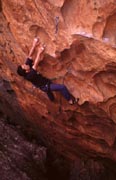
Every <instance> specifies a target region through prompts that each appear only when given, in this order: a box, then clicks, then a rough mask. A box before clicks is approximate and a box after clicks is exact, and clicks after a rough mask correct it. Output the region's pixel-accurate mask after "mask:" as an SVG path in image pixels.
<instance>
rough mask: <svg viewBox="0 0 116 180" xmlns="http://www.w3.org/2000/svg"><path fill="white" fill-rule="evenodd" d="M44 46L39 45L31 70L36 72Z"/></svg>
mask: <svg viewBox="0 0 116 180" xmlns="http://www.w3.org/2000/svg"><path fill="white" fill-rule="evenodd" d="M44 49H45V46H42V45H40V46H39V48H38V53H37V56H36V58H35V61H34V65H33V69H35V70H37V67H38V64H39V62H40V61H41V54H42V52H43V51H44Z"/></svg>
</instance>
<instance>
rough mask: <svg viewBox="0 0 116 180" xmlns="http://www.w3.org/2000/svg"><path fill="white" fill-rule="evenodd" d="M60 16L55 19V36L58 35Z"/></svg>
mask: <svg viewBox="0 0 116 180" xmlns="http://www.w3.org/2000/svg"><path fill="white" fill-rule="evenodd" d="M58 25H59V16H56V17H55V35H57V33H58Z"/></svg>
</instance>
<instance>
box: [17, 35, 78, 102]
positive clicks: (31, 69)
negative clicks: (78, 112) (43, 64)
mask: <svg viewBox="0 0 116 180" xmlns="http://www.w3.org/2000/svg"><path fill="white" fill-rule="evenodd" d="M37 46H38V52H37V56H36V58H35V61H34V62H33V59H32V55H33V53H34V50H35V48H36V47H37ZM44 50H45V46H44V45H42V44H41V43H40V41H39V38H34V41H33V45H32V48H31V50H30V52H29V55H28V57H27V59H26V61H25V63H24V64H22V65H19V66H18V68H17V73H18V74H19V75H20V76H23V77H24V79H26V80H28V81H30V82H31V83H32V84H33V85H34V86H35V87H37V88H39V89H41V90H42V91H44V92H46V93H47V95H48V97H49V99H50V100H51V101H54V100H55V98H54V94H53V91H59V92H60V93H61V94H62V95H63V97H64V98H65V99H66V100H67V101H68V102H69V104H75V103H76V101H77V99H76V98H74V97H73V96H72V95H71V94H70V92H69V91H68V89H67V87H66V86H65V85H64V84H55V83H53V82H52V81H51V80H50V79H48V78H46V77H44V76H43V75H41V74H40V73H38V72H37V68H38V64H39V62H40V61H41V55H42V54H43V52H44Z"/></svg>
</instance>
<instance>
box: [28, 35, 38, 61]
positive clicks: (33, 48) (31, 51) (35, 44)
mask: <svg viewBox="0 0 116 180" xmlns="http://www.w3.org/2000/svg"><path fill="white" fill-rule="evenodd" d="M38 44H39V38H34V40H33V45H32V47H31V49H30V51H29V55H28V58H30V59H32V55H33V53H34V50H35V47H36V46H37V45H38Z"/></svg>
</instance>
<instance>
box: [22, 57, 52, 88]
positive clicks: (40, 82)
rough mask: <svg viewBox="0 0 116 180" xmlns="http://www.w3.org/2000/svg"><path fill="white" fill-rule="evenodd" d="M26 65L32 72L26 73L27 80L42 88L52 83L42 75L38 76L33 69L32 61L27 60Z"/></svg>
mask: <svg viewBox="0 0 116 180" xmlns="http://www.w3.org/2000/svg"><path fill="white" fill-rule="evenodd" d="M25 64H26V65H29V66H30V68H31V70H30V72H28V73H26V76H25V79H26V80H28V81H30V82H31V83H32V84H33V85H34V86H36V87H40V88H41V87H43V86H45V85H46V84H49V83H50V80H49V79H47V78H46V77H44V76H42V75H41V74H38V73H37V71H36V70H35V69H33V68H32V66H33V60H32V59H29V58H27V60H26V62H25Z"/></svg>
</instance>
